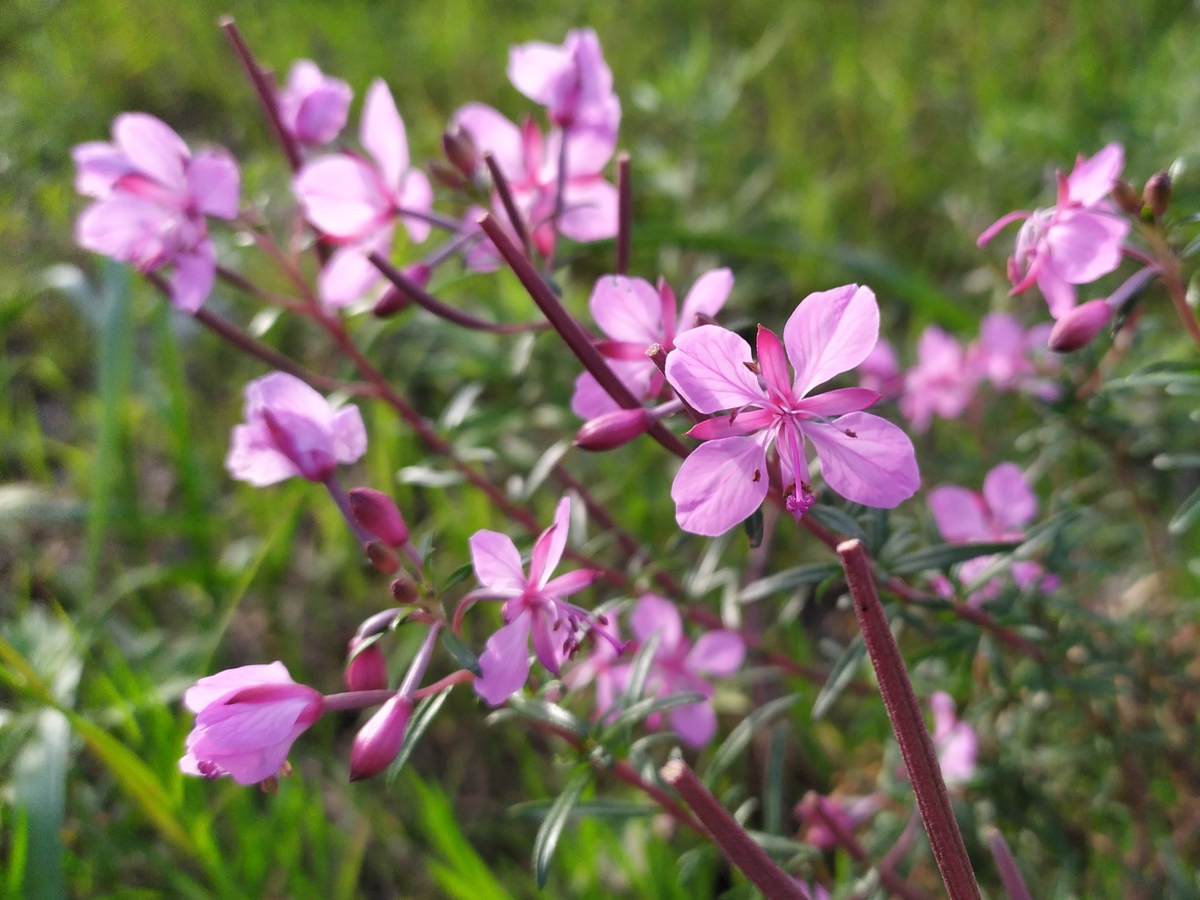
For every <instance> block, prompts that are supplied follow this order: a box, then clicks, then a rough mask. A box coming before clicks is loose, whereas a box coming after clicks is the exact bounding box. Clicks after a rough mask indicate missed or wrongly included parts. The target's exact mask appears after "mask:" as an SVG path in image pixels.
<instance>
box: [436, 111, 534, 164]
mask: <svg viewBox="0 0 1200 900" xmlns="http://www.w3.org/2000/svg"><path fill="white" fill-rule="evenodd" d="M453 122H454V123H455V124H457V125H458V126H459V127H460V128H462V129H463V130H464V131H465V132H466V133H467V134H469V135H470V136H471V140H473V141H474V142H475V146H476V147H477V148H478V149H479V151H480V152H481V153H482V152H484V151H488V152H490V153H491V154H492V155H493V156H494V157H496V162H497V163H498V164H499V166H500V171H501V172H503V173H504V177H505V178H507V179H508V180H509V181H522V180H524V178H525V145H524V142H523V141H522V140H521V129H520V128H518V127H517V126H516V125H514V124H513V123H512V122H510V121H509V120H508V119H506V118H505V117H504V116H503V115H501V114H500V113H499V112H497V111H496V110H494V109H493V108H492V107H490V106H487V105H486V104H483V103H468V104H467V105H466V106H461V107H459V109H458V111H457V112H456V113H455V114H454V118H453Z"/></svg>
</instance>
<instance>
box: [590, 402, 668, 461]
mask: <svg viewBox="0 0 1200 900" xmlns="http://www.w3.org/2000/svg"><path fill="white" fill-rule="evenodd" d="M653 424H654V416H653V415H652V414H651V412H650V410H648V409H646V408H645V407H639V408H638V409H619V410H614V411H613V412H608V413H604V414H603V415H601V416H596V418H594V419H589V420H588V421H587V422H584V423H583V427H582V428H580V429H579V433H578V434H577V435H575V446H576V447H578V448H580V449H581V450H591V451H593V452H597V451H601V450H613V449H615V448H617V447H621V446H624V445H625V444H628V443H629V442H630V441H632V440H633V439H634V438H636V437H639V436H640V435H642V434H645V433H646V431H647V429H649V428H650V426H651V425H653Z"/></svg>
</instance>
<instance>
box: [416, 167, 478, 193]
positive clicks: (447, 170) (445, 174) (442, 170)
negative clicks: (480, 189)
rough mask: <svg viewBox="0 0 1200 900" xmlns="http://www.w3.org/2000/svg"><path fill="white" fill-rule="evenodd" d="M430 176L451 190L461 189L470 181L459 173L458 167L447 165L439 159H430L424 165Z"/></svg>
mask: <svg viewBox="0 0 1200 900" xmlns="http://www.w3.org/2000/svg"><path fill="white" fill-rule="evenodd" d="M425 168H426V170H427V171H428V172H429V175H430V177H431V178H433V180H434V181H436V182H437V183H438V184H440V185H442V187H448V188H450V190H452V191H461V190H462V189H463V188H465V187H466V186H467V185H468V184H470V182H469V181H468V180H467V179H466V178H463V177H462V175H461V174H459V171H458V169H456V168H454V167H453V166H448V165H446V164H445V163H444V162H442V161H441V160H437V159H431V160H430V161H429V162H428V163H427V164H426V166H425Z"/></svg>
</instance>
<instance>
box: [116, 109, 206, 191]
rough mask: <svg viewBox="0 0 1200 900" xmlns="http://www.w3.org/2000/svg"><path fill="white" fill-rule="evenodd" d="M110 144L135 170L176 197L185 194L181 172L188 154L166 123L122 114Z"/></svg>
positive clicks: (146, 116) (134, 114) (155, 119)
mask: <svg viewBox="0 0 1200 900" xmlns="http://www.w3.org/2000/svg"><path fill="white" fill-rule="evenodd" d="M113 142H114V143H115V144H116V145H117V147H119V148H120V150H121V152H122V153H124V154H125V158H126V159H128V160H129V162H130V164H131V165H132V166H133V168H134V169H136V170H138V171H139V172H142V173H143V174H145V175H148V176H150V177H151V178H153V179H154V180H155V181H157V182H158V183H159V184H161V185H163V186H164V187H166V188H168V189H169V190H170V191H172V192H173V193H174V194H175V195H176V196H178V197H183V196H184V195H185V194H186V192H187V182H186V180H185V177H184V169H185V166H186V165H187V161H188V159H190V158H191V153H190V151H189V150H188V148H187V144H185V143H184V142H183V139H182V138H181V137H180V136H179V135H177V134H176V133H175V132H174V131H173V130H172V129H171V128H170V126H168V125H167V124H166V123H165V122H163V121H162V120H161V119H157V118H155V117H154V116H151V115H147V114H146V113H122V114H121V115H119V116H117V118H116V119H115V120H114V121H113Z"/></svg>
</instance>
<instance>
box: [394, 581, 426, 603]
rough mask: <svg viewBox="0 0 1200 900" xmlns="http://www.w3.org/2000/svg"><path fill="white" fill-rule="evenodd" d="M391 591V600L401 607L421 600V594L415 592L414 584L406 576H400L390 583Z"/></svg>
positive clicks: (415, 586) (415, 585)
mask: <svg viewBox="0 0 1200 900" xmlns="http://www.w3.org/2000/svg"><path fill="white" fill-rule="evenodd" d="M391 591H392V599H393V600H395V601H396V602H397V603H399V604H400V605H401V606H408V605H409V604H412V603H416V602H417V601H418V600H420V599H421V592H420V591H418V590H417V584H416V582H415V581H413V580H412V579H411V578H409V577H408V575H406V574H402V575H401V576H400V577H399V578H397V579H396V580H395V581H393V582H392V586H391Z"/></svg>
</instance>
